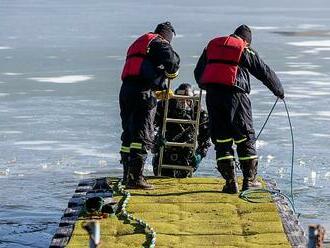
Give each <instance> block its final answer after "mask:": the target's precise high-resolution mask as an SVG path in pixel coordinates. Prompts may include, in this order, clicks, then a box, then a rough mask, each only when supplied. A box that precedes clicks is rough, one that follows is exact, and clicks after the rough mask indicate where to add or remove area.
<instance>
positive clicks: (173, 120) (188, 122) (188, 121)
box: [166, 118, 197, 124]
mask: <svg viewBox="0 0 330 248" xmlns="http://www.w3.org/2000/svg"><path fill="white" fill-rule="evenodd" d="M166 122H171V123H181V124H196V123H197V121H195V120H184V119H173V118H166Z"/></svg>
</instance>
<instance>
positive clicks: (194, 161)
mask: <svg viewBox="0 0 330 248" xmlns="http://www.w3.org/2000/svg"><path fill="white" fill-rule="evenodd" d="M201 161H202V156H201V155H200V154H198V153H196V154H195V155H194V157H193V159H192V166H193V167H194V172H195V171H196V170H197V169H198V167H199V164H200V162H201Z"/></svg>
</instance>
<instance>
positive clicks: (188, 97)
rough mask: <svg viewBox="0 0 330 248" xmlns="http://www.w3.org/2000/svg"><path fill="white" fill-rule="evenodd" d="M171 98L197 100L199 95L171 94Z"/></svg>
mask: <svg viewBox="0 0 330 248" xmlns="http://www.w3.org/2000/svg"><path fill="white" fill-rule="evenodd" d="M171 99H186V100H199V96H183V95H172V96H171Z"/></svg>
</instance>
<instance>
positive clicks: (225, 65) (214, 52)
mask: <svg viewBox="0 0 330 248" xmlns="http://www.w3.org/2000/svg"><path fill="white" fill-rule="evenodd" d="M245 47H246V42H245V41H244V40H242V39H240V38H236V37H233V36H226V37H218V38H215V39H213V40H211V41H210V42H209V44H208V45H207V48H206V57H207V63H206V67H205V69H204V72H203V74H202V77H201V84H204V85H205V84H225V85H229V86H233V85H235V81H236V74H237V69H238V64H239V61H240V58H241V55H242V52H243V50H244V48H245Z"/></svg>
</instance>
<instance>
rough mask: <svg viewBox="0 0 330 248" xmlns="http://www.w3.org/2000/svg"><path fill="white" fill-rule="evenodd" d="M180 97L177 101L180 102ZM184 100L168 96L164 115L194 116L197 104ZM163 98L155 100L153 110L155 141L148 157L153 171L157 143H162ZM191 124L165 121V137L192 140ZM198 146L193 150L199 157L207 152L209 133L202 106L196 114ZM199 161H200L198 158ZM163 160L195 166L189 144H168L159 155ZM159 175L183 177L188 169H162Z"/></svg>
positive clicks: (174, 163) (156, 163)
mask: <svg viewBox="0 0 330 248" xmlns="http://www.w3.org/2000/svg"><path fill="white" fill-rule="evenodd" d="M180 101H181V102H180ZM184 101H185V100H176V99H170V102H169V107H168V118H174V119H184V120H195V119H196V115H197V105H196V106H194V107H192V106H191V105H192V102H189V104H187V102H188V101H189V100H188V101H187V100H186V105H187V106H182V105H184V104H183V102H184ZM164 107H165V102H164V101H160V102H158V104H157V112H156V118H155V126H156V127H157V128H158V131H157V138H156V145H155V148H154V150H153V153H154V158H153V161H152V164H153V170H154V174H155V175H157V171H158V163H159V151H160V145H162V144H161V143H162V141H163V139H162V137H161V136H162V126H163V116H164ZM194 133H195V128H194V126H193V125H192V124H179V123H167V124H166V133H165V140H166V141H171V142H179V143H192V142H193V140H194ZM197 143H198V147H197V149H196V151H195V154H196V155H200V156H201V159H202V158H204V157H205V156H206V154H207V150H208V148H209V147H210V146H211V142H210V133H209V119H208V114H207V112H206V111H205V110H203V109H201V113H200V117H199V128H198V137H197ZM199 162H200V161H199ZM163 163H164V164H170V165H182V166H193V167H195V169H197V166H198V164H197V163H196V161H195V158H194V156H193V150H192V148H189V147H168V148H166V149H165V150H164V157H163ZM162 176H169V177H187V176H188V171H185V170H171V169H163V170H162Z"/></svg>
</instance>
